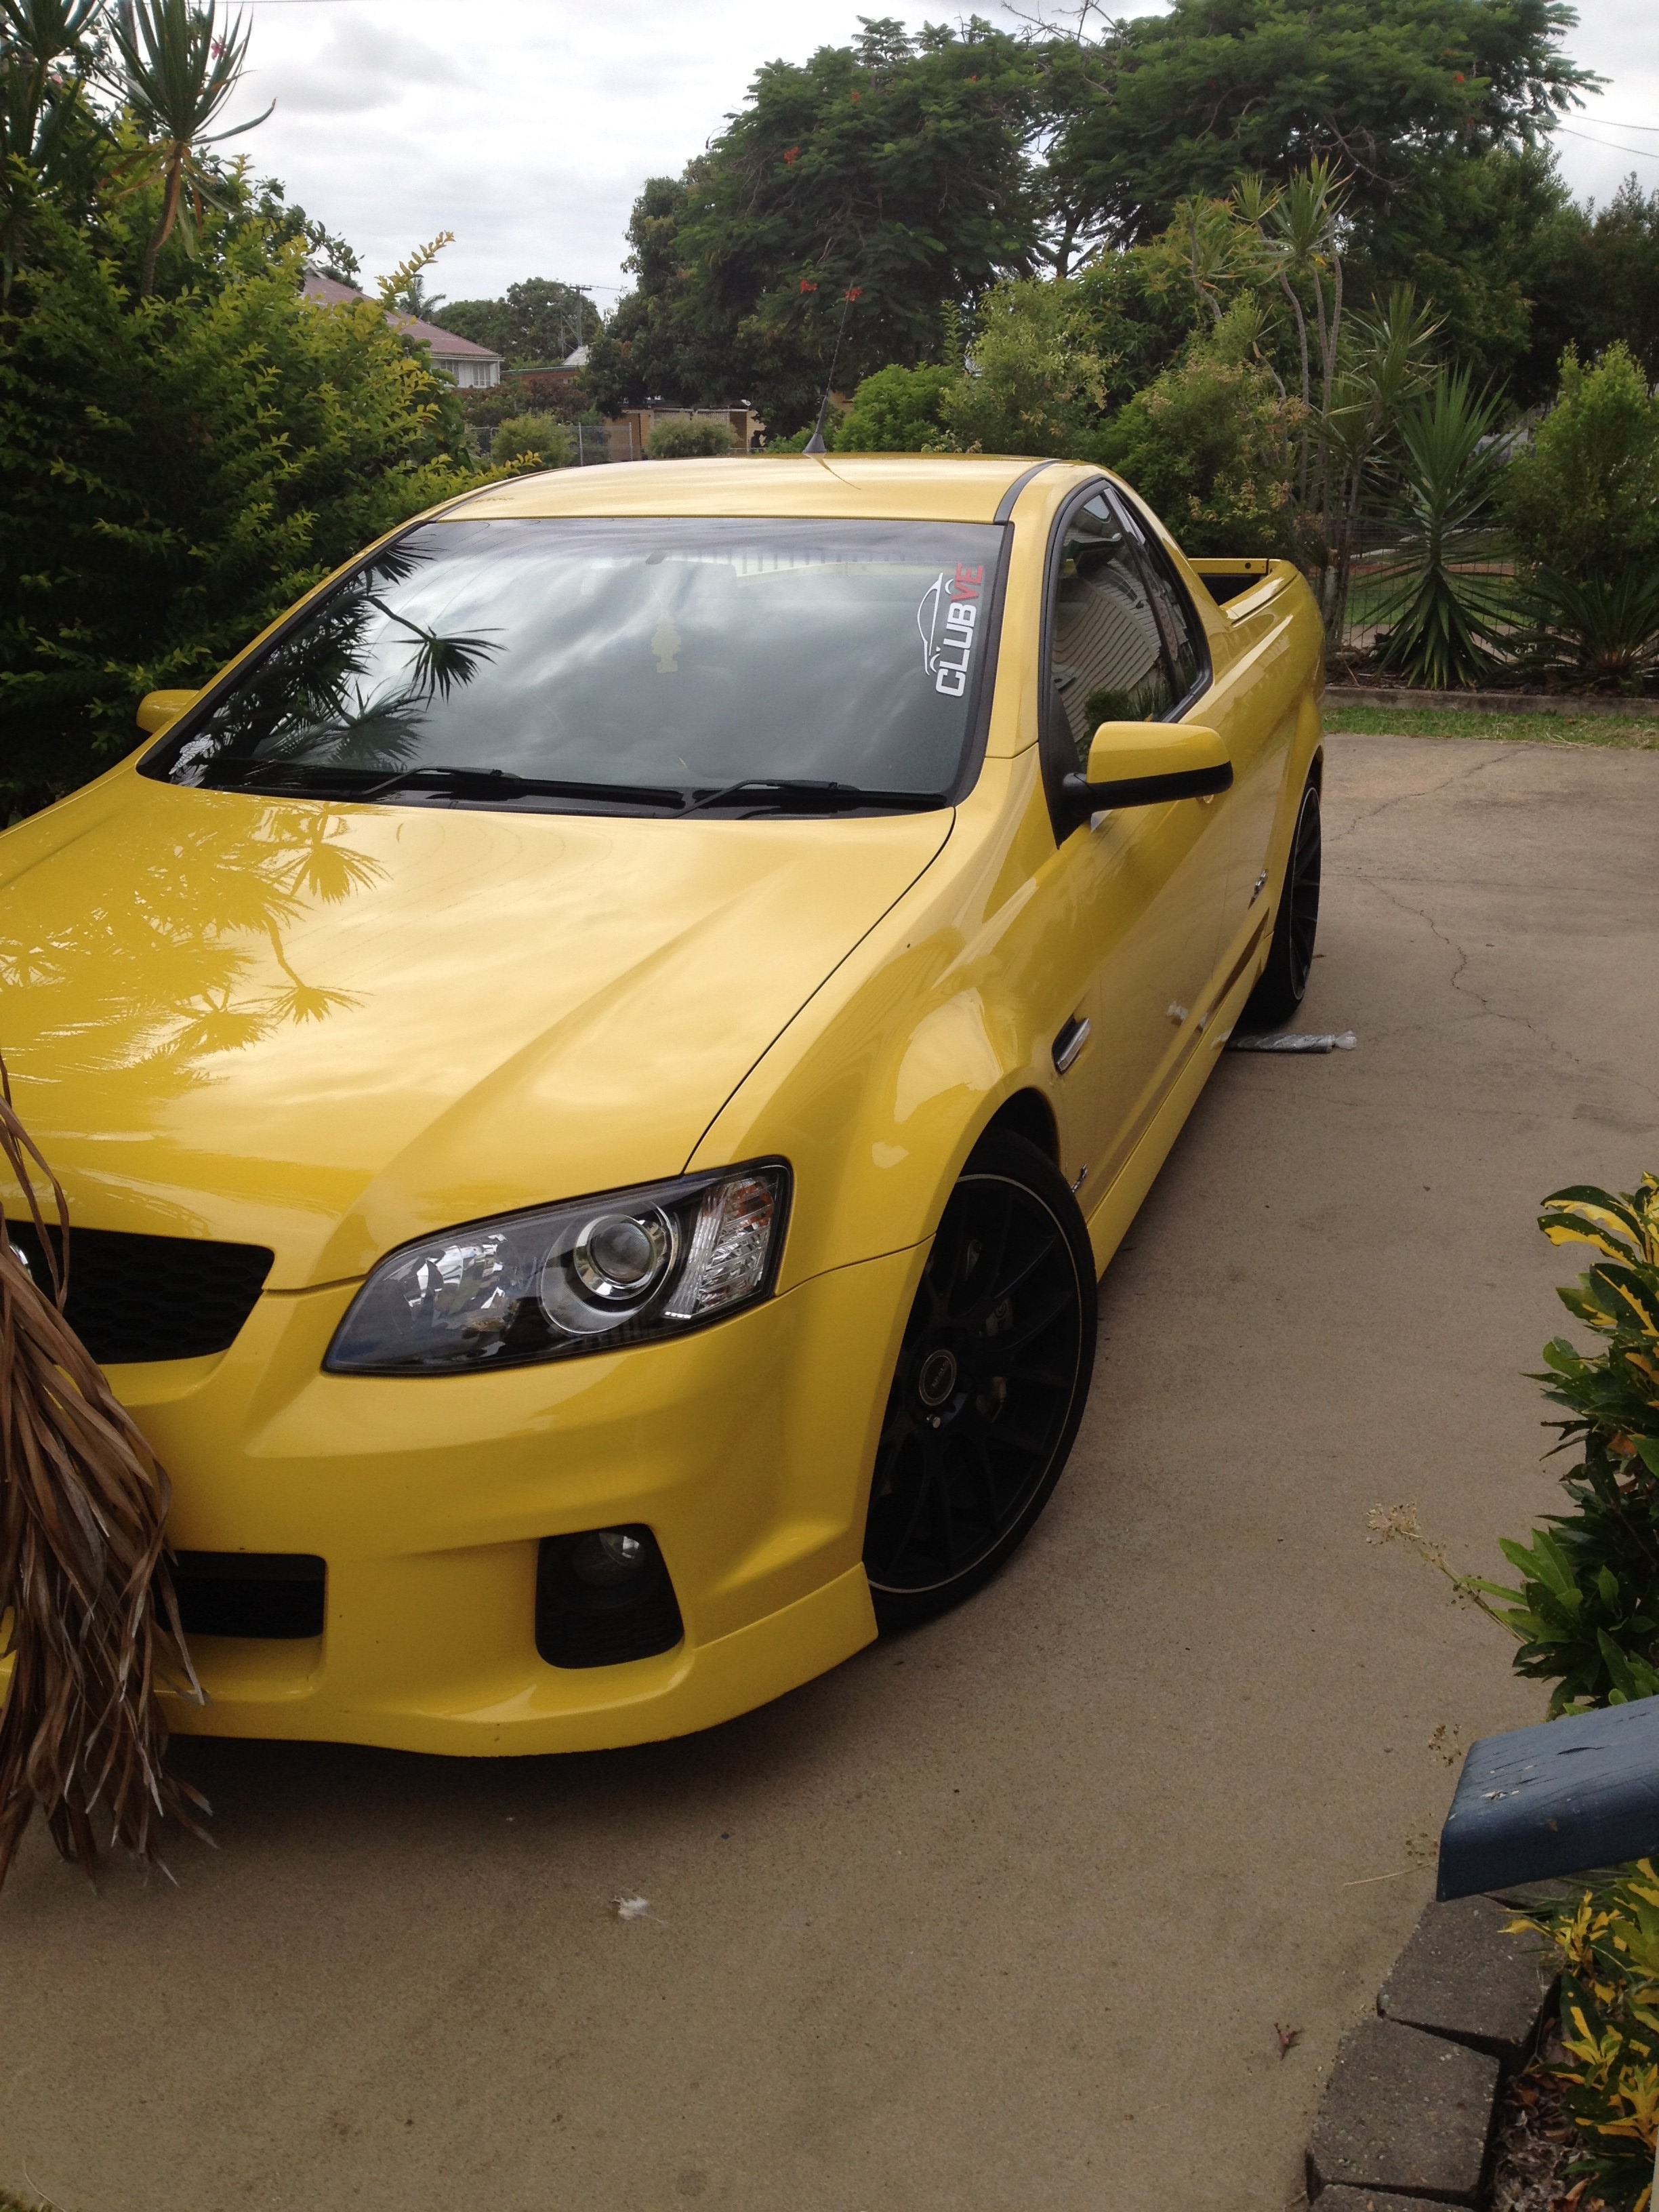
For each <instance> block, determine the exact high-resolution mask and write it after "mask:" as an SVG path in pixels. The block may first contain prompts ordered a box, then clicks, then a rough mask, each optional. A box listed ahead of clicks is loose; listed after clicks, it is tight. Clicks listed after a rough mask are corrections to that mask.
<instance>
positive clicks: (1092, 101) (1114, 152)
mask: <svg viewBox="0 0 1659 2212" xmlns="http://www.w3.org/2000/svg"><path fill="white" fill-rule="evenodd" d="M1576 20H1577V18H1576V16H1575V15H1574V14H1573V11H1572V9H1571V8H1568V7H1565V6H1563V5H1561V4H1559V0H1322V4H1321V5H1319V6H1317V7H1312V8H1310V7H1308V6H1306V5H1304V4H1301V0H1175V4H1174V5H1173V7H1172V8H1171V9H1170V11H1169V13H1168V14H1167V15H1139V16H1133V17H1130V18H1127V19H1124V20H1121V21H1117V22H1115V23H1113V24H1111V25H1110V26H1109V28H1108V29H1107V31H1106V33H1105V34H1104V35H1103V38H1102V39H1101V40H1099V41H1098V42H1097V44H1094V45H1092V46H1087V47H1085V48H1082V49H1080V52H1079V63H1080V66H1079V70H1078V71H1077V74H1076V76H1075V78H1074V80H1073V86H1072V94H1073V100H1074V101H1075V105H1074V106H1073V110H1072V112H1070V113H1068V114H1066V115H1064V116H1063V117H1061V118H1060V120H1059V126H1058V128H1057V130H1056V132H1055V136H1054V143H1053V147H1052V150H1051V153H1050V157H1049V167H1050V169H1051V171H1052V172H1053V173H1054V175H1055V177H1056V179H1057V180H1059V182H1060V185H1061V186H1062V188H1063V189H1065V190H1066V191H1068V192H1069V193H1070V194H1071V195H1073V197H1075V198H1077V199H1078V200H1079V201H1080V202H1081V203H1083V204H1086V205H1087V206H1088V207H1090V208H1091V210H1092V211H1093V213H1094V215H1095V216H1096V218H1097V220H1098V221H1100V222H1103V223H1104V224H1105V225H1106V226H1107V227H1108V228H1109V231H1110V233H1111V234H1112V235H1114V236H1115V238H1117V239H1118V240H1121V241H1126V242H1127V241H1131V240H1143V241H1144V240H1146V239H1148V238H1151V237H1152V236H1153V235H1154V234H1156V233H1157V232H1158V231H1159V230H1162V229H1163V228H1165V226H1166V225H1167V224H1168V223H1169V222H1170V220H1171V218H1172V216H1173V215H1174V212H1175V208H1176V203H1177V201H1179V200H1181V199H1182V198H1184V197H1188V196H1189V195H1190V194H1192V193H1194V192H1200V193H1207V194H1211V195H1213V196H1216V197H1220V196H1223V195H1225V193H1226V191H1228V189H1229V188H1230V186H1231V183H1232V180H1233V179H1234V178H1235V177H1237V175H1238V174H1239V173H1240V172H1241V171H1246V170H1258V171H1260V172H1261V173H1262V174H1264V175H1266V176H1267V177H1270V178H1277V179H1280V180H1288V179H1289V178H1290V177H1291V175H1292V173H1294V172H1295V171H1297V169H1300V168H1304V167H1306V166H1307V164H1308V163H1309V162H1310V161H1313V160H1315V159H1316V158H1320V157H1323V158H1325V159H1327V160H1331V161H1335V162H1336V163H1338V164H1339V165H1340V167H1341V168H1342V169H1343V170H1345V171H1346V172H1347V173H1351V174H1352V176H1353V177H1354V178H1355V179H1358V183H1359V191H1358V199H1357V203H1356V215H1357V216H1358V219H1359V220H1360V221H1361V222H1366V221H1368V220H1370V219H1372V218H1373V217H1377V218H1381V217H1383V216H1386V213H1387V210H1388V208H1389V202H1390V199H1391V197H1392V196H1393V194H1394V193H1395V192H1396V191H1398V190H1399V189H1400V188H1401V185H1403V184H1404V183H1405V182H1406V181H1407V179H1408V178H1410V177H1412V176H1413V175H1414V174H1417V173H1419V172H1421V171H1422V170H1423V169H1424V168H1425V167H1428V168H1429V169H1431V170H1433V169H1436V168H1437V167H1440V165H1442V164H1443V163H1445V162H1448V161H1468V159H1469V158H1470V157H1471V156H1474V155H1480V154H1482V153H1484V152H1486V150H1487V149H1490V148H1492V147H1494V146H1500V145H1511V146H1512V145H1516V144H1518V143H1530V142H1531V140H1532V139H1533V138H1534V137H1536V135H1537V134H1538V133H1539V132H1540V131H1541V130H1545V129H1547V127H1548V126H1549V125H1550V123H1551V122H1552V121H1553V118H1555V116H1556V115H1557V114H1558V113H1559V112H1561V111H1562V110H1563V109H1564V108H1565V106H1567V105H1569V104H1570V103H1571V102H1572V101H1573V100H1575V98H1576V96H1577V94H1578V92H1579V91H1580V90H1581V89H1583V88H1585V87H1587V86H1589V85H1590V84H1592V83H1594V82H1595V81H1596V80H1595V79H1594V78H1592V77H1591V76H1589V73H1588V72H1586V71H1585V70H1582V69H1580V68H1579V67H1578V66H1577V64H1575V63H1573V62H1571V60H1569V59H1568V58H1567V57H1566V55H1565V53H1564V52H1563V51H1562V49H1561V45H1560V40H1561V38H1562V36H1563V34H1564V33H1565V32H1566V31H1567V30H1568V29H1569V28H1570V27H1571V25H1572V24H1573V23H1574V22H1575V21H1576Z"/></svg>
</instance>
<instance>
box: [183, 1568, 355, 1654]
mask: <svg viewBox="0 0 1659 2212" xmlns="http://www.w3.org/2000/svg"><path fill="white" fill-rule="evenodd" d="M327 1572H328V1570H327V1569H326V1567H325V1565H324V1564H323V1562H322V1561H321V1560H320V1559H317V1558H315V1557H313V1554H312V1553H309V1552H178V1553H174V1555H173V1588H174V1589H176V1590H177V1591H178V1593H179V1619H180V1620H181V1621H182V1622H183V1623H184V1630H185V1635H186V1636H187V1637H190V1636H259V1637H264V1638H268V1639H270V1641H272V1642H276V1643H290V1642H293V1641H295V1639H296V1638H300V1637H304V1636H320V1635H321V1634H322V1632H323V1608H324V1595H325V1588H326V1577H327Z"/></svg>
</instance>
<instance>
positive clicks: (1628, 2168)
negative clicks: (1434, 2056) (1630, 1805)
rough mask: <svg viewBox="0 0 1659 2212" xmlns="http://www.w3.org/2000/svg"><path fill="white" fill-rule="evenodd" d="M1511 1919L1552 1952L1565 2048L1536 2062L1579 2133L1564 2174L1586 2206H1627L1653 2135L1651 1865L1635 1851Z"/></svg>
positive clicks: (1639, 2193)
mask: <svg viewBox="0 0 1659 2212" xmlns="http://www.w3.org/2000/svg"><path fill="white" fill-rule="evenodd" d="M1522 1928H1533V1929H1537V1930H1538V1932H1539V1933H1540V1934H1541V1935H1542V1936H1547V1938H1548V1940H1549V1942H1551V1943H1552V1944H1553V1946H1554V1947H1555V1949H1556V1950H1557V1952H1558V1953H1559V1955H1560V1960H1561V1967H1562V1973H1561V2000H1560V2018H1561V2041H1562V2045H1563V2049H1564V2052H1565V2057H1564V2058H1563V2059H1562V2060H1561V2061H1560V2062H1559V2063H1554V2064H1552V2063H1549V2062H1548V2061H1547V2060H1546V2061H1540V2062H1538V2063H1536V2065H1535V2069H1534V2070H1535V2071H1536V2072H1537V2073H1538V2074H1539V2075H1543V2076H1545V2077H1547V2078H1549V2077H1553V2079H1554V2080H1555V2081H1557V2082H1558V2083H1559V2085H1560V2087H1561V2089H1562V2091H1563V2093H1564V2095H1565V2103H1566V2109H1567V2116H1568V2118H1570V2119H1571V2122H1572V2124H1573V2127H1574V2129H1575V2130H1576V2132H1577V2156H1576V2157H1575V2158H1574V2160H1572V2162H1571V2166H1569V2169H1568V2179H1571V2180H1577V2181H1579V2182H1581V2183H1583V2182H1589V2184H1590V2185H1592V2186H1593V2188H1594V2190H1595V2196H1594V2197H1591V2196H1590V2195H1589V2191H1585V2197H1584V2202H1585V2203H1586V2205H1587V2206H1589V2205H1593V2204H1595V2203H1601V2204H1604V2205H1606V2206H1607V2207H1608V2208H1609V2212H1613V2208H1618V2212H1631V2208H1632V2207H1634V2206H1637V2205H1645V2204H1646V2202H1647V2191H1648V2189H1649V2186H1650V2184H1651V2182H1652V2179H1653V2156H1654V2146H1655V2141H1656V2135H1659V2129H1656V2120H1659V1874H1656V1873H1655V1871H1654V1868H1653V1863H1652V1862H1651V1860H1650V1859H1638V1861H1637V1862H1636V1863H1635V1864H1634V1865H1633V1866H1626V1867H1620V1868H1619V1869H1616V1870H1615V1871H1614V1872H1613V1874H1612V1875H1610V1876H1608V1875H1602V1876H1601V1877H1599V1878H1598V1879H1596V1880H1595V1881H1590V1882H1588V1883H1586V1884H1585V1885H1583V1887H1580V1888H1577V1889H1576V1890H1575V1892H1574V1893H1573V1895H1572V1896H1571V1898H1570V1899H1567V1900H1565V1901H1564V1902H1563V1903H1562V1904H1561V1905H1559V1906H1558V1907H1556V1908H1555V1909H1554V1910H1553V1911H1545V1912H1541V1913H1540V1914H1539V1915H1538V1916H1537V1917H1536V1918H1534V1919H1530V1920H1523V1921H1520V1922H1518V1923H1516V1929H1522ZM1567 2201H1568V2202H1570V2203H1578V2202H1579V2201H1580V2200H1579V2197H1578V2194H1577V2191H1571V2192H1570V2193H1569V2197H1568V2200H1567Z"/></svg>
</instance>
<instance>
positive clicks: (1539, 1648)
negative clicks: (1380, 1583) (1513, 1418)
mask: <svg viewBox="0 0 1659 2212" xmlns="http://www.w3.org/2000/svg"><path fill="white" fill-rule="evenodd" d="M1538 1225H1539V1227H1540V1228H1541V1230H1542V1231H1544V1234H1545V1235H1546V1236H1547V1237H1548V1238H1549V1239H1550V1242H1551V1243H1554V1244H1568V1243H1583V1244H1589V1245H1590V1246H1592V1247H1593V1248H1594V1249H1595V1250H1596V1251H1598V1252H1600V1253H1601V1260H1600V1261H1599V1262H1598V1263H1597V1265H1596V1266H1595V1267H1592V1268H1591V1269H1590V1270H1589V1273H1587V1274H1584V1275H1581V1276H1580V1277H1579V1279H1578V1280H1577V1283H1575V1284H1572V1285H1569V1286H1567V1287H1566V1288H1565V1289H1563V1290H1562V1291H1559V1293H1558V1295H1559V1297H1560V1299H1561V1302H1562V1304H1564V1305H1565V1307H1566V1308H1567V1310H1568V1311H1569V1312H1570V1313H1571V1314H1573V1315H1574V1316H1576V1317H1577V1319H1578V1320H1579V1321H1581V1322H1584V1323H1585V1325H1586V1326H1587V1327H1588V1328H1590V1329H1592V1330H1594V1331H1595V1334H1597V1335H1598V1336H1600V1337H1601V1338H1602V1339H1604V1340H1605V1341H1604V1345H1603V1348H1602V1349H1601V1351H1599V1352H1592V1353H1589V1354H1586V1353H1584V1352H1580V1351H1578V1350H1577V1347H1576V1346H1573V1345H1572V1344H1571V1343H1569V1341H1568V1340H1567V1339H1566V1338H1565V1337H1559V1336H1558V1337H1554V1338H1553V1339H1552V1340H1551V1341H1550V1342H1549V1343H1548V1344H1547V1346H1545V1347H1544V1358H1545V1362H1546V1366H1545V1370H1544V1372H1543V1373H1541V1374H1540V1375H1538V1376H1535V1377H1534V1380H1535V1381H1537V1382H1540V1383H1542V1384H1543V1385H1544V1395H1545V1396H1546V1397H1547V1399H1548V1400H1549V1401H1551V1403H1552V1404H1553V1405H1556V1406H1558V1407H1560V1408H1561V1410H1562V1413H1563V1416H1564V1418H1562V1419H1559V1420H1556V1421H1553V1422H1552V1423H1551V1424H1549V1425H1551V1426H1553V1427H1554V1428H1557V1429H1559V1431H1560V1432H1561V1442H1560V1443H1559V1444H1558V1445H1557V1446H1556V1447H1555V1449H1557V1450H1558V1451H1566V1450H1570V1449H1577V1450H1578V1451H1579V1453H1580V1454H1581V1456H1580V1458H1579V1459H1578V1461H1577V1464H1575V1465H1574V1466H1573V1467H1571V1468H1569V1469H1568V1471H1567V1473H1566V1474H1565V1475H1564V1476H1563V1477H1562V1486H1563V1487H1564V1489H1565V1491H1566V1493H1567V1496H1568V1497H1569V1498H1571V1501H1572V1504H1573V1508H1574V1510H1572V1511H1571V1513H1556V1514H1550V1515H1548V1516H1547V1517H1546V1522H1545V1525H1544V1527H1543V1528H1534V1530H1533V1532H1532V1537H1531V1541H1530V1542H1528V1543H1525V1544H1522V1543H1518V1542H1516V1541H1512V1540H1510V1539H1504V1540H1502V1541H1501V1544H1500V1548H1501V1550H1502V1551H1503V1553H1504V1557H1505V1559H1508V1561H1509V1562H1510V1565H1511V1566H1512V1567H1513V1568H1515V1569H1516V1572H1517V1573H1518V1574H1519V1576H1520V1577H1521V1580H1520V1583H1519V1586H1518V1587H1516V1586H1513V1585H1508V1584H1504V1583H1494V1582H1489V1581H1487V1580H1486V1578H1485V1577H1481V1576H1479V1575H1464V1574H1459V1573H1458V1572H1456V1571H1455V1569H1454V1568H1453V1567H1451V1566H1450V1565H1449V1563H1448V1561H1447V1559H1446V1557H1445V1553H1444V1552H1443V1549H1442V1547H1440V1545H1439V1544H1437V1542H1435V1541H1434V1540H1433V1539H1432V1538H1431V1537H1429V1536H1427V1535H1425V1534H1424V1532H1423V1530H1422V1528H1420V1527H1419V1523H1418V1519H1417V1513H1416V1509H1415V1508H1414V1507H1412V1506H1407V1505H1397V1506H1393V1507H1383V1506H1378V1507H1377V1508H1376V1510H1374V1511H1373V1512H1372V1513H1371V1514H1370V1516H1368V1519H1369V1525H1370V1528H1371V1530H1372V1532H1373V1534H1374V1535H1375V1536H1376V1538H1378V1539H1379V1540H1380V1541H1383V1542H1390V1541H1401V1542H1403V1543H1405V1544H1407V1546H1408V1547H1410V1548H1411V1549H1412V1550H1413V1551H1414V1552H1416V1553H1418V1555H1419V1558H1421V1559H1424V1560H1425V1561H1426V1562H1427V1564H1428V1565H1431V1566H1432V1567H1434V1568H1435V1569H1437V1571H1438V1572H1440V1573H1442V1574H1443V1575H1445V1576H1446V1577H1448V1578H1449V1580H1450V1582H1451V1583H1452V1584H1453V1586H1454V1587H1455V1589H1456V1590H1457V1592H1458V1594H1459V1595H1460V1596H1462V1597H1464V1598H1466V1599H1468V1600H1469V1601H1471V1602H1472V1603H1474V1604H1475V1605H1477V1606H1478V1607H1480V1610H1481V1611H1482V1612H1483V1613H1486V1615H1487V1616H1488V1617H1489V1618H1490V1619H1491V1620H1494V1621H1497V1622H1498V1624H1499V1625H1500V1626H1503V1627H1504V1628H1506V1629H1508V1630H1509V1632H1510V1634H1511V1635H1512V1636H1514V1638H1516V1647H1517V1648H1516V1653H1515V1657H1514V1662H1513V1663H1514V1666H1515V1669H1516V1673H1517V1674H1524V1675H1528V1676H1529V1677H1531V1678H1532V1679H1534V1680H1539V1681H1547V1682H1553V1683H1554V1685H1555V1688H1554V1691H1553V1693H1552V1695H1551V1698H1550V1704H1549V1717H1550V1718H1551V1719H1552V1720H1553V1719H1555V1718H1556V1717H1558V1716H1559V1714H1562V1713H1565V1712H1576V1711H1584V1710H1586V1709H1589V1708H1591V1707H1595V1706H1599V1705H1624V1704H1626V1702H1627V1701H1628V1700H1629V1699H1632V1698H1647V1697H1654V1696H1659V1177H1656V1176H1651V1175H1649V1176H1644V1177H1643V1178H1642V1182H1641V1184H1640V1186H1639V1187H1638V1188H1637V1189H1636V1190H1634V1191H1626V1192H1621V1193H1619V1194H1613V1193H1611V1192H1608V1191H1605V1190H1601V1189H1598V1188H1595V1186H1594V1185H1591V1184H1588V1183H1584V1184H1574V1185H1572V1186H1571V1187H1570V1188H1567V1189H1565V1190H1558V1191H1556V1192H1554V1193H1553V1194H1552V1195H1551V1196H1550V1197H1549V1198H1547V1199H1546V1200H1545V1201H1544V1210H1543V1212H1542V1213H1541V1215H1540V1217H1539V1224H1538Z"/></svg>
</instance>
